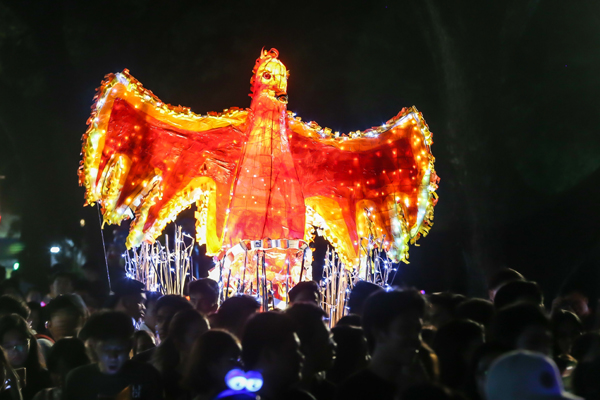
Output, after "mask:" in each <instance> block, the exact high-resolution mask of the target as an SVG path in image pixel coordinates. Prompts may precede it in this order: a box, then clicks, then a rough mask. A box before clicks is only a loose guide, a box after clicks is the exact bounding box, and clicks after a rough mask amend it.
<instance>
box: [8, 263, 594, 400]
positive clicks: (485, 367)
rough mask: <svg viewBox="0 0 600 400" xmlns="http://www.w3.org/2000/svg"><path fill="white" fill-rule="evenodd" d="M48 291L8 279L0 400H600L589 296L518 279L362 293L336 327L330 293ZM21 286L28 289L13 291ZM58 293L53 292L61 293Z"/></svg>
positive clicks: (501, 274) (59, 278) (93, 280)
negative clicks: (272, 304)
mask: <svg viewBox="0 0 600 400" xmlns="http://www.w3.org/2000/svg"><path fill="white" fill-rule="evenodd" d="M81 272H82V274H80V276H76V275H74V274H73V273H71V272H64V271H63V272H58V273H56V274H54V275H53V276H52V279H51V284H50V287H49V288H48V290H47V291H46V290H40V289H35V288H29V289H28V290H27V291H26V293H23V292H22V290H23V285H22V284H19V283H18V282H14V280H8V281H5V282H3V283H2V284H1V285H0V294H1V295H0V346H1V348H2V351H0V374H2V376H1V377H0V379H2V382H4V384H3V386H2V387H1V389H0V400H3V399H13V400H19V399H24V400H31V399H35V400H45V399H53V400H59V399H64V400H87V399H90V400H92V399H94V400H96V399H114V400H117V399H166V400H192V399H193V400H211V399H217V398H231V399H235V398H239V399H253V398H260V399H265V400H279V399H290V400H294V399H306V400H311V399H316V400H328V399H340V400H341V399H344V400H352V399H357V400H358V399H382V400H385V399H390V400H391V399H394V400H396V399H398V400H437V399H440V400H441V399H455V400H459V399H468V400H509V399H526V400H528V399H578V398H585V399H587V400H593V399H600V380H599V379H597V376H600V375H599V374H600V333H599V331H598V330H597V328H598V320H597V318H596V314H595V312H594V310H593V307H590V305H589V304H588V299H587V298H586V296H585V295H584V294H582V293H581V292H579V291H576V290H573V291H570V292H566V293H561V295H560V296H559V297H557V298H556V299H554V300H553V301H552V302H551V306H548V307H546V306H545V305H544V304H545V302H544V298H543V295H542V291H541V289H540V287H539V286H538V285H537V284H536V283H535V282H531V281H528V280H527V279H526V278H525V277H523V276H522V275H521V274H519V273H518V272H517V271H514V270H511V269H503V270H500V271H498V272H497V273H496V274H495V275H494V276H493V277H492V279H490V281H489V285H488V286H489V299H482V298H466V297H465V296H462V295H458V294H452V293H447V292H444V293H435V294H430V295H424V294H422V292H420V291H418V290H416V289H413V288H403V289H401V288H395V289H391V290H384V289H383V288H382V287H380V286H377V285H374V284H372V283H369V282H364V281H360V282H358V283H356V284H355V285H354V287H353V289H352V291H351V293H350V296H349V299H348V304H347V314H346V315H345V316H344V317H343V318H341V319H340V320H339V321H328V320H327V316H328V315H327V314H326V313H325V312H324V311H323V309H322V304H321V301H322V293H321V290H320V286H319V284H318V283H316V282H314V281H306V282H301V283H299V284H298V285H296V286H295V287H294V288H293V289H292V290H291V291H290V293H289V305H288V307H287V308H286V309H285V310H277V311H275V310H271V311H263V310H261V307H260V304H259V303H258V302H257V300H256V299H255V298H254V297H252V296H249V295H235V296H232V297H228V298H227V299H226V300H225V301H223V302H222V303H221V304H219V303H220V299H219V293H220V291H219V285H218V284H217V282H215V281H213V280H211V279H208V278H205V279H199V280H194V281H191V282H189V284H188V286H187V288H186V290H187V293H186V296H179V295H173V294H168V295H161V294H159V293H156V292H146V291H145V290H144V286H143V285H142V284H141V283H139V282H137V281H134V280H129V279H125V278H124V279H119V280H118V281H115V282H112V286H111V289H112V290H111V291H110V294H109V289H108V286H107V284H106V283H105V282H102V280H101V279H100V278H99V276H100V274H98V273H96V272H97V271H95V270H94V269H93V268H92V267H91V266H89V265H88V266H86V267H85V268H83V270H82V271H81ZM11 281H12V282H11ZM46 292H47V293H46Z"/></svg>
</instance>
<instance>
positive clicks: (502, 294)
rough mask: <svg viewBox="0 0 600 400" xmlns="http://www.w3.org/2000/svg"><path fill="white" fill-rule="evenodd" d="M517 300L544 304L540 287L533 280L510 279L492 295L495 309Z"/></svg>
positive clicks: (539, 304)
mask: <svg viewBox="0 0 600 400" xmlns="http://www.w3.org/2000/svg"><path fill="white" fill-rule="evenodd" d="M517 302H527V303H532V304H535V305H538V306H541V307H543V306H544V295H543V293H542V289H540V287H539V285H538V284H537V283H535V282H530V281H512V282H508V283H507V284H505V285H503V286H502V287H501V288H500V289H498V292H496V297H494V306H495V307H496V309H497V310H499V309H501V308H502V307H506V306H508V305H510V304H513V303H517Z"/></svg>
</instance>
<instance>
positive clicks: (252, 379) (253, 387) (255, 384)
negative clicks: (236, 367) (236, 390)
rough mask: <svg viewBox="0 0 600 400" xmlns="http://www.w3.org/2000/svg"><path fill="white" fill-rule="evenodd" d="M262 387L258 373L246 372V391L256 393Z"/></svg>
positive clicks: (261, 380)
mask: <svg viewBox="0 0 600 400" xmlns="http://www.w3.org/2000/svg"><path fill="white" fill-rule="evenodd" d="M262 385H263V379H262V376H261V374H260V372H256V371H248V372H247V373H246V389H247V390H248V391H249V392H258V391H259V390H260V388H262Z"/></svg>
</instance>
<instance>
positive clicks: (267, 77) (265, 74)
mask: <svg viewBox="0 0 600 400" xmlns="http://www.w3.org/2000/svg"><path fill="white" fill-rule="evenodd" d="M263 78H265V79H271V74H270V73H268V72H265V73H264V74H263Z"/></svg>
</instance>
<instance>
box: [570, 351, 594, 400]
mask: <svg viewBox="0 0 600 400" xmlns="http://www.w3.org/2000/svg"><path fill="white" fill-rule="evenodd" d="M599 375H600V358H598V357H597V358H596V359H594V360H591V361H588V362H580V363H578V364H577V367H576V368H575V371H573V375H572V388H573V393H574V394H576V395H577V396H581V397H583V398H584V399H585V400H597V399H600V379H598V376H599Z"/></svg>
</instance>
